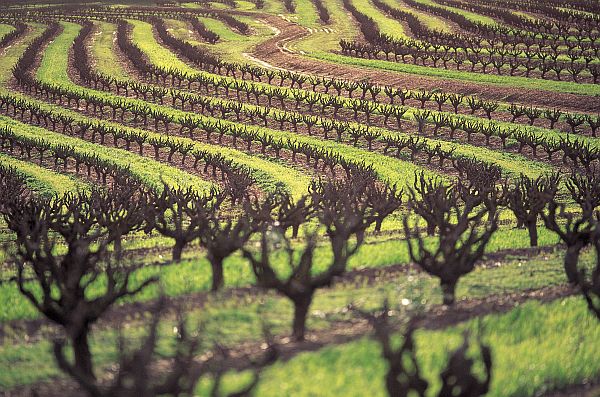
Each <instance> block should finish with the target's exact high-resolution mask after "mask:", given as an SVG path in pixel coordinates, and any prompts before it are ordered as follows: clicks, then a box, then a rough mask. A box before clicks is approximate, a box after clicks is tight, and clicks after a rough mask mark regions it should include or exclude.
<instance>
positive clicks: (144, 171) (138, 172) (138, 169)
mask: <svg viewBox="0 0 600 397" xmlns="http://www.w3.org/2000/svg"><path fill="white" fill-rule="evenodd" d="M0 126H2V127H4V126H8V127H10V128H12V129H13V131H15V132H16V133H17V134H18V135H19V136H23V137H26V138H37V139H41V140H43V141H44V142H47V143H49V144H51V145H52V146H56V145H68V146H70V147H72V148H73V149H74V150H75V152H76V153H81V154H95V155H97V156H98V158H100V159H101V160H105V161H109V162H110V163H113V164H115V165H118V166H121V167H129V172H130V173H131V174H132V175H134V176H136V177H138V178H139V179H140V180H142V181H144V183H145V184H146V185H147V186H148V187H151V188H153V189H157V190H161V189H162V187H163V182H164V183H166V184H167V185H170V186H181V187H184V188H187V187H192V188H195V189H196V190H197V191H199V192H208V191H209V190H210V189H211V188H212V187H213V184H212V183H211V182H208V181H206V180H204V179H201V178H199V177H197V176H195V175H191V174H188V173H187V172H184V171H182V170H179V169H177V168H173V167H169V166H166V165H164V164H161V163H159V162H157V161H155V160H152V159H150V158H146V157H142V156H138V155H137V154H133V153H131V152H128V151H126V150H122V149H115V148H109V147H106V146H102V145H97V144H94V143H90V142H87V141H84V140H81V139H79V138H74V137H70V136H66V135H63V134H59V133H56V132H52V131H49V130H45V129H43V128H39V127H35V126H32V125H28V124H24V123H21V122H19V121H16V120H14V119H11V118H8V117H6V116H2V115H0Z"/></svg>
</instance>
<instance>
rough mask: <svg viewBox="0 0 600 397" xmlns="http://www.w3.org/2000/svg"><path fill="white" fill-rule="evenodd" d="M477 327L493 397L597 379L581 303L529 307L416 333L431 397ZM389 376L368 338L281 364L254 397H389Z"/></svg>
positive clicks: (590, 325)
mask: <svg viewBox="0 0 600 397" xmlns="http://www.w3.org/2000/svg"><path fill="white" fill-rule="evenodd" d="M479 324H481V325H482V326H483V329H484V331H483V332H484V335H485V337H484V340H485V341H486V342H487V343H489V344H490V345H491V347H492V352H493V361H494V368H493V371H494V373H493V378H492V385H491V390H490V393H489V394H488V396H490V397H507V396H511V397H525V396H532V395H537V394H541V393H543V392H544V391H546V390H548V389H550V390H551V389H556V388H560V387H565V386H568V385H572V384H577V383H581V382H583V381H586V380H589V379H594V378H597V377H598V376H599V375H600V360H598V359H597V358H598V356H599V355H600V344H599V343H598V340H600V324H599V323H598V321H597V320H596V319H594V318H593V317H592V315H591V314H590V313H589V312H588V310H587V308H586V306H585V303H584V302H583V300H582V299H581V298H580V297H573V298H567V299H563V300H559V301H556V302H552V303H549V304H542V303H539V302H527V303H525V304H523V305H521V306H519V307H517V308H515V309H513V310H511V311H510V312H508V313H506V314H493V315H487V316H485V317H483V318H482V319H480V320H479V319H476V320H471V321H468V322H467V323H465V324H461V325H459V326H454V327H451V328H448V329H445V330H443V331H418V332H417V334H416V350H417V357H418V361H419V362H420V364H421V366H422V370H423V375H424V376H425V377H426V378H427V380H428V381H429V382H430V384H431V389H430V390H429V393H428V395H429V396H433V395H435V393H436V392H437V391H439V387H440V384H439V380H438V379H439V378H438V377H439V373H440V372H441V371H442V370H443V368H444V367H445V363H446V361H447V359H448V354H449V352H450V351H452V350H454V349H456V348H457V347H458V346H459V345H460V343H461V341H462V336H461V333H462V332H463V330H464V329H471V330H472V331H473V332H477V329H478V326H479ZM385 370H386V366H385V364H384V362H383V360H382V358H381V351H380V348H379V346H378V344H377V343H376V342H374V341H372V340H370V339H367V338H364V339H362V340H359V341H357V342H352V343H347V344H344V345H340V346H330V347H326V348H324V349H321V350H319V351H317V352H314V353H303V354H300V355H298V356H296V357H295V358H293V359H292V360H290V361H288V362H286V363H280V364H276V365H275V366H274V367H273V368H270V369H267V370H266V371H265V372H264V373H263V376H262V378H261V379H262V380H261V382H260V384H259V386H258V388H257V390H256V394H257V395H260V396H261V397H270V396H281V395H289V396H292V395H293V396H297V397H305V396H306V397H308V396H315V395H318V396H323V397H327V396H332V397H333V396H362V395H364V391H365V390H368V391H369V392H368V394H369V396H373V397H384V396H385V395H386V393H385V389H384V374H385ZM305 374H310V375H311V379H312V381H311V382H305V381H304V380H305ZM227 381H228V379H227V378H226V379H224V380H223V382H224V383H225V384H226V383H227ZM323 385H327V386H326V387H323Z"/></svg>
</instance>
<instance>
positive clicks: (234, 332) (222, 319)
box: [0, 254, 592, 395]
mask: <svg viewBox="0 0 600 397" xmlns="http://www.w3.org/2000/svg"><path fill="white" fill-rule="evenodd" d="M582 260H586V261H588V262H591V261H592V255H587V254H586V255H584V256H583V257H582ZM565 279H566V277H565V275H564V271H563V269H562V265H561V263H560V257H559V255H557V254H551V255H549V258H548V257H546V258H543V257H535V258H532V260H531V261H530V262H528V263H527V264H525V265H523V264H522V263H521V262H520V261H519V260H510V261H508V262H507V263H506V264H504V265H503V266H502V267H498V268H493V269H481V268H480V269H476V270H475V271H474V272H472V273H470V274H469V275H467V276H465V277H464V278H463V279H461V282H460V284H459V289H458V291H457V294H458V296H459V297H460V298H483V297H486V296H489V295H490V294H498V293H499V294H502V293H505V294H506V293H516V292H520V291H523V290H526V289H530V288H543V287H545V286H549V285H559V284H563V283H564V282H565ZM363 281H364V280H358V281H357V282H355V283H339V284H336V285H335V286H333V287H332V288H329V289H322V290H319V291H317V293H316V295H315V299H314V302H313V305H312V307H311V315H310V316H309V322H308V326H309V329H311V330H316V329H324V328H326V327H328V326H330V322H331V321H341V320H349V319H350V318H351V316H352V314H351V313H347V311H346V310H345V308H347V305H348V304H350V303H355V304H357V305H359V306H360V307H362V308H364V309H365V310H374V309H376V308H377V307H379V306H380V305H381V301H382V299H383V298H384V297H389V299H390V302H393V305H397V304H398V302H399V300H400V299H402V298H405V299H409V300H410V301H411V302H423V303H422V304H423V306H429V305H434V304H439V302H441V293H440V288H439V286H438V285H437V280H436V279H434V278H432V277H429V276H428V275H426V274H424V273H415V272H413V273H410V274H396V275H393V276H389V277H382V279H381V280H380V281H379V282H378V283H376V284H371V283H367V282H363ZM399 291H400V292H399ZM187 315H188V319H189V320H190V322H196V321H202V323H203V325H204V327H203V328H202V338H203V340H204V341H207V343H210V341H211V340H213V339H218V340H219V341H220V342H221V343H223V344H235V343H240V342H243V341H249V340H252V341H257V340H258V339H259V338H260V335H261V332H260V330H261V329H260V327H261V320H263V321H267V322H268V324H269V325H270V326H271V327H273V328H272V331H273V332H275V333H277V334H287V333H289V323H290V319H291V315H292V313H291V305H290V303H289V301H287V299H286V298H284V297H282V296H280V295H276V294H269V295H266V296H264V295H263V296H260V297H259V296H255V297H243V298H235V297H234V298H230V299H227V300H223V299H221V298H220V296H218V295H216V296H214V297H213V298H212V299H211V298H208V300H207V301H206V302H205V304H204V305H203V307H202V309H198V310H192V311H190V312H188V313H187ZM173 322H174V320H173V319H172V318H171V317H170V316H167V318H165V319H164V323H163V324H162V325H163V326H162V327H161V329H160V334H161V337H162V338H171V337H172V325H174V324H173ZM4 330H5V333H6V336H7V339H5V340H7V343H6V345H4V346H1V345H0V366H2V365H3V363H6V362H10V360H12V359H13V358H14V357H15V356H16V354H20V356H21V357H23V358H22V359H20V360H18V361H17V362H13V363H12V365H5V366H6V368H7V371H5V372H3V373H0V388H6V389H8V388H11V387H14V386H16V385H19V384H27V383H30V382H32V381H35V380H40V379H43V378H47V377H48V376H50V374H54V375H59V372H58V370H57V368H56V367H55V365H54V360H52V358H51V356H50V355H51V351H50V349H47V348H46V346H47V345H46V342H44V341H40V342H33V343H27V342H25V341H23V340H22V336H21V335H20V334H17V333H15V334H13V335H11V330H10V327H5V328H4ZM127 330H128V331H127V335H128V337H131V336H133V335H137V334H138V333H142V331H143V330H145V326H144V324H138V323H135V322H134V323H131V322H129V324H128V326H127ZM113 333H114V331H113V330H104V329H101V330H98V331H96V332H95V333H94V336H93V338H92V339H93V351H94V352H95V353H96V354H97V355H99V356H100V357H101V362H99V364H103V365H104V364H107V363H109V362H110V361H112V360H114V359H115V345H116V343H115V339H114V335H113ZM11 342H13V343H11ZM206 347H210V346H206ZM33 352H38V354H32V353H33ZM105 352H110V354H109V355H106V356H105V355H104V353H105ZM35 365H37V366H38V367H39V368H38V370H36V371H28V370H27V368H33V367H34V366H35ZM286 395H287V394H286Z"/></svg>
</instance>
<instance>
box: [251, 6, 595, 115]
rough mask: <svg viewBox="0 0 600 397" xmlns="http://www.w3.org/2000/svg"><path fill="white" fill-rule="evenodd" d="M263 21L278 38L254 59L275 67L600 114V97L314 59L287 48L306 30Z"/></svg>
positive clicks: (272, 18)
mask: <svg viewBox="0 0 600 397" xmlns="http://www.w3.org/2000/svg"><path fill="white" fill-rule="evenodd" d="M260 19H261V20H263V21H264V22H265V23H266V24H268V25H269V26H271V28H272V29H273V31H274V32H275V33H276V34H275V36H274V37H272V38H270V39H269V40H266V41H265V42H263V43H261V44H259V45H257V46H256V48H255V49H254V51H253V53H252V57H254V58H256V59H258V60H260V61H262V62H265V63H267V64H270V65H272V66H274V67H278V68H284V69H288V70H293V71H297V72H303V73H307V74H308V73H310V74H316V75H321V76H328V77H335V78H344V79H348V80H356V81H358V80H364V79H369V80H370V81H372V82H376V83H379V84H386V85H396V86H401V87H406V88H411V89H418V88H424V89H428V90H431V89H435V88H438V89H442V90H445V91H450V92H459V93H463V94H477V95H479V96H480V97H482V98H486V99H493V100H499V101H506V102H520V103H525V104H528V105H536V106H541V107H558V108H561V109H564V110H570V111H575V112H600V97H593V96H585V95H576V94H565V93H557V92H549V91H543V90H533V89H524V88H518V87H499V86H494V85H489V84H484V83H473V82H464V81H459V80H452V79H442V78H434V77H427V76H418V75H414V74H408V73H401V72H392V71H383V70H375V69H368V68H364V67H359V66H351V65H343V64H338V63H333V62H327V61H321V60H318V59H312V58H309V57H306V56H302V55H300V54H297V53H294V52H292V51H290V50H289V49H287V47H286V44H287V43H289V42H291V41H294V40H296V39H299V38H301V37H303V36H306V35H308V34H310V32H309V31H308V30H307V29H305V28H304V27H302V26H300V25H298V24H296V23H293V22H289V21H286V20H284V19H282V18H279V17H276V16H273V15H264V14H263V15H261V16H260Z"/></svg>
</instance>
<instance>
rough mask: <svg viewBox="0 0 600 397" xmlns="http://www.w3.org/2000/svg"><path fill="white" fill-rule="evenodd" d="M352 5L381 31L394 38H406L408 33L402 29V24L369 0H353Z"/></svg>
mask: <svg viewBox="0 0 600 397" xmlns="http://www.w3.org/2000/svg"><path fill="white" fill-rule="evenodd" d="M352 5H354V7H356V9H357V10H358V12H360V13H362V14H364V15H366V16H368V17H370V18H372V19H373V20H374V21H375V23H376V24H377V27H378V28H379V30H380V31H381V33H386V34H388V35H390V36H392V37H393V38H396V39H408V38H409V34H407V33H406V32H405V31H404V26H402V24H401V23H400V22H398V21H396V20H395V19H394V18H392V17H389V16H387V15H386V14H385V13H384V12H383V11H381V10H379V8H377V7H375V5H373V3H371V2H370V1H369V0H353V1H352Z"/></svg>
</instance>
